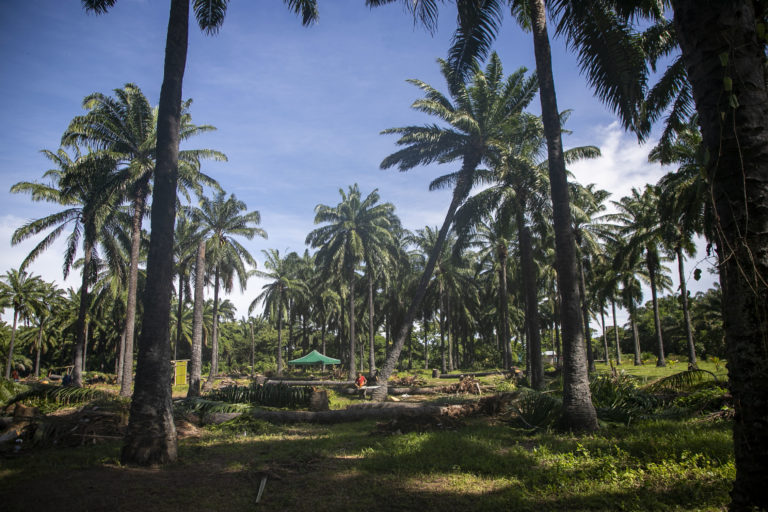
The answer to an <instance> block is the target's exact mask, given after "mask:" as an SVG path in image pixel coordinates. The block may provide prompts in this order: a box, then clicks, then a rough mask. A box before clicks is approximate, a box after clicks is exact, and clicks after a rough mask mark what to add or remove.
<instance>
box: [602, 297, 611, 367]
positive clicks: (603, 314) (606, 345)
mask: <svg viewBox="0 0 768 512" xmlns="http://www.w3.org/2000/svg"><path fill="white" fill-rule="evenodd" d="M600 323H601V324H602V326H603V350H604V352H605V364H609V363H610V357H608V333H607V332H605V312H604V311H603V307H602V306H600Z"/></svg>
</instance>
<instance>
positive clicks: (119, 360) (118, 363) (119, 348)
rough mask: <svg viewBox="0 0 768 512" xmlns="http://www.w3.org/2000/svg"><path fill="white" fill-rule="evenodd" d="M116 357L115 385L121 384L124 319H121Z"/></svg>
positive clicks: (123, 359)
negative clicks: (121, 325) (121, 326)
mask: <svg viewBox="0 0 768 512" xmlns="http://www.w3.org/2000/svg"><path fill="white" fill-rule="evenodd" d="M116 359H117V361H116V366H117V370H116V371H115V374H116V375H117V385H118V386H122V384H123V364H124V363H125V321H123V328H122V330H121V332H120V343H119V344H118V346H117V354H116Z"/></svg>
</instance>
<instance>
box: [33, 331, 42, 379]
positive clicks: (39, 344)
mask: <svg viewBox="0 0 768 512" xmlns="http://www.w3.org/2000/svg"><path fill="white" fill-rule="evenodd" d="M43 325H44V322H40V330H39V331H38V332H37V342H36V343H35V374H34V375H35V378H36V379H37V378H39V377H40V352H41V351H42V349H43Z"/></svg>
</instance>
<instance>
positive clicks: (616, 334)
mask: <svg viewBox="0 0 768 512" xmlns="http://www.w3.org/2000/svg"><path fill="white" fill-rule="evenodd" d="M611 309H612V310H613V335H614V337H615V338H616V366H618V365H620V364H621V347H620V346H619V326H618V325H617V324H616V301H615V300H613V297H611Z"/></svg>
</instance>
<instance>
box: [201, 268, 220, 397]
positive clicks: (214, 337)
mask: <svg viewBox="0 0 768 512" xmlns="http://www.w3.org/2000/svg"><path fill="white" fill-rule="evenodd" d="M219 274H220V269H219V265H218V264H217V265H216V270H215V271H214V278H213V279H214V281H213V325H212V326H211V371H210V372H209V373H208V380H207V381H205V384H204V385H203V390H205V391H210V390H211V389H213V382H214V380H215V379H216V377H217V376H218V375H219Z"/></svg>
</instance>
